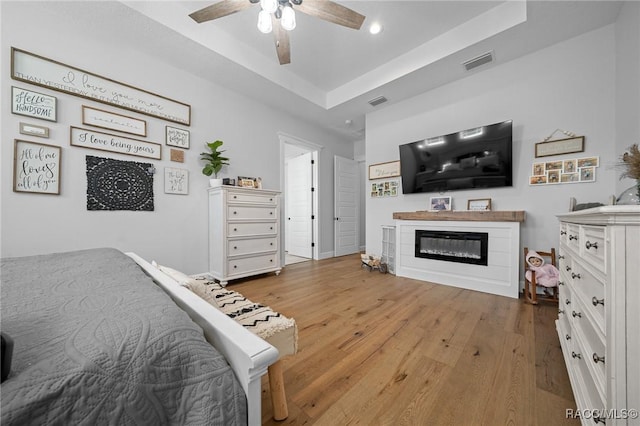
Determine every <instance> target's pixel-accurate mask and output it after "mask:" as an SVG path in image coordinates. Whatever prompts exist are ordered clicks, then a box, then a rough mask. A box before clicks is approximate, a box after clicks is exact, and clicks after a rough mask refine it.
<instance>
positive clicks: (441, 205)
mask: <svg viewBox="0 0 640 426" xmlns="http://www.w3.org/2000/svg"><path fill="white" fill-rule="evenodd" d="M429 210H451V197H431V198H429Z"/></svg>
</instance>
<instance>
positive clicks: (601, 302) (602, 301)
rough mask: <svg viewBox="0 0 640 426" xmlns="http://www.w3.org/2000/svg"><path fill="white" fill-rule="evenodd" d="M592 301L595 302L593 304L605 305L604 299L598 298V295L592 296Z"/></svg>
mask: <svg viewBox="0 0 640 426" xmlns="http://www.w3.org/2000/svg"><path fill="white" fill-rule="evenodd" d="M591 303H593V306H598V305H602V306H604V299H598V298H597V297H595V296H593V297H592V298H591Z"/></svg>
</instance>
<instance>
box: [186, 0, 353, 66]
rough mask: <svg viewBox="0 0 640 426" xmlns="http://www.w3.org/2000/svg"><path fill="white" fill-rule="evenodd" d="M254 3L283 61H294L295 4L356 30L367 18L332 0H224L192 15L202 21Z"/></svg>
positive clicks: (261, 28) (303, 9)
mask: <svg viewBox="0 0 640 426" xmlns="http://www.w3.org/2000/svg"><path fill="white" fill-rule="evenodd" d="M255 3H260V6H261V7H262V10H261V11H260V13H259V15H258V29H259V30H260V31H262V32H263V33H270V32H271V31H272V30H273V34H274V36H275V42H276V51H277V53H278V60H279V61H280V65H285V64H288V63H290V62H291V48H290V45H289V33H288V31H291V30H293V29H294V28H295V26H296V21H295V13H294V11H293V9H294V6H295V10H296V11H299V12H302V13H306V14H307V15H311V16H315V17H317V18H320V19H323V20H325V21H328V22H333V23H334V24H338V25H342V26H344V27H347V28H353V29H356V30H359V29H360V27H361V26H362V23H363V22H364V19H365V17H364V16H363V15H361V14H359V13H358V12H355V11H353V10H351V9H349V8H348V7H345V6H342V5H340V4H338V3H335V2H333V1H330V0H222V1H220V2H218V3H215V4H212V5H211V6H207V7H205V8H203V9H200V10H198V11H196V12H193V13H192V14H190V15H189V16H190V17H191V18H192V19H193V20H194V21H196V22H197V23H199V24H200V23H202V22H207V21H211V20H214V19H218V18H222V17H223V16H227V15H231V14H232V13H236V12H239V11H241V10H244V9H247V8H249V7H251V6H252V5H253V4H255Z"/></svg>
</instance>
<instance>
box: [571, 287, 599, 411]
mask: <svg viewBox="0 0 640 426" xmlns="http://www.w3.org/2000/svg"><path fill="white" fill-rule="evenodd" d="M572 305H573V308H572V309H571V314H570V315H568V318H569V321H570V323H571V330H572V340H573V343H574V344H575V345H577V346H576V347H579V348H580V351H581V353H582V354H583V355H584V357H583V358H584V360H585V364H586V365H587V368H588V369H589V371H590V372H591V376H592V377H593V379H594V380H593V381H594V383H595V384H596V386H597V388H598V391H599V392H600V395H601V397H602V398H603V399H604V395H605V374H606V369H605V361H606V360H605V359H604V356H605V343H604V335H603V334H602V333H601V332H600V331H599V330H597V329H596V328H595V326H594V324H593V323H592V321H591V318H590V316H589V314H588V312H587V311H586V309H585V307H584V306H583V305H582V302H581V301H580V300H578V299H575V300H573V302H572Z"/></svg>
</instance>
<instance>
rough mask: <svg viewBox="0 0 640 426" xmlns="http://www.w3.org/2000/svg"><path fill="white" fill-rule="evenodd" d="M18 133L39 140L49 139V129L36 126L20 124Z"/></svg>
mask: <svg viewBox="0 0 640 426" xmlns="http://www.w3.org/2000/svg"><path fill="white" fill-rule="evenodd" d="M20 133H22V134H23V135H29V136H38V137H40V138H48V137H49V128H48V127H43V126H36V125H35V124H27V123H20Z"/></svg>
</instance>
